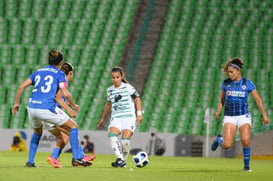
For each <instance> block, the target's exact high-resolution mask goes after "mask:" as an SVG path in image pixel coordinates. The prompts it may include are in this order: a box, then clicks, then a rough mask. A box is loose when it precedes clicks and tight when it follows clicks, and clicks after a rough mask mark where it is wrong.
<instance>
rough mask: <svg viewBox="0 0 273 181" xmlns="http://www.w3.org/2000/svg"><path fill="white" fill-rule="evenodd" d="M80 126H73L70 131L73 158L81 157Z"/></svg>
mask: <svg viewBox="0 0 273 181" xmlns="http://www.w3.org/2000/svg"><path fill="white" fill-rule="evenodd" d="M78 132H79V131H78V128H73V129H71V130H70V131H69V133H70V134H69V139H70V145H71V148H72V155H73V158H75V159H79V154H78V150H79V140H78Z"/></svg>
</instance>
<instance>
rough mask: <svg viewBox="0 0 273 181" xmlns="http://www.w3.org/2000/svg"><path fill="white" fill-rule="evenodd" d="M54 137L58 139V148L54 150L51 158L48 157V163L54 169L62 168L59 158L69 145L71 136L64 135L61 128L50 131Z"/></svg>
mask: <svg viewBox="0 0 273 181" xmlns="http://www.w3.org/2000/svg"><path fill="white" fill-rule="evenodd" d="M48 131H49V132H50V133H51V134H52V135H54V136H55V137H56V138H57V142H56V146H55V147H54V148H53V151H52V154H51V156H49V157H47V162H48V163H49V164H50V165H51V166H52V167H54V168H62V167H63V166H62V165H61V163H60V161H59V160H58V157H59V155H60V153H61V150H62V149H63V148H64V147H65V145H66V144H67V143H68V140H69V135H67V134H65V133H63V132H62V131H61V128H60V127H53V128H51V129H50V130H48Z"/></svg>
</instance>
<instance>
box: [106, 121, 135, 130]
mask: <svg viewBox="0 0 273 181" xmlns="http://www.w3.org/2000/svg"><path fill="white" fill-rule="evenodd" d="M111 127H115V128H118V129H119V130H120V131H123V130H125V129H128V130H130V131H132V132H134V131H135V129H136V117H129V118H111V120H110V123H109V126H108V129H109V128H111Z"/></svg>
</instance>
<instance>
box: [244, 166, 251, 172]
mask: <svg viewBox="0 0 273 181" xmlns="http://www.w3.org/2000/svg"><path fill="white" fill-rule="evenodd" d="M244 171H246V172H252V170H251V169H250V168H249V167H244Z"/></svg>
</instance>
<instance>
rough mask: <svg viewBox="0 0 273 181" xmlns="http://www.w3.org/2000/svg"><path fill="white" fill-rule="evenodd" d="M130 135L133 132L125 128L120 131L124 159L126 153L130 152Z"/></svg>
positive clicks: (125, 158) (126, 155) (126, 156)
mask: <svg viewBox="0 0 273 181" xmlns="http://www.w3.org/2000/svg"><path fill="white" fill-rule="evenodd" d="M132 135H133V132H132V131H131V130H128V129H125V130H123V131H122V138H121V144H122V154H123V158H124V161H126V160H127V158H128V155H129V153H130V148H131V137H132Z"/></svg>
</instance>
